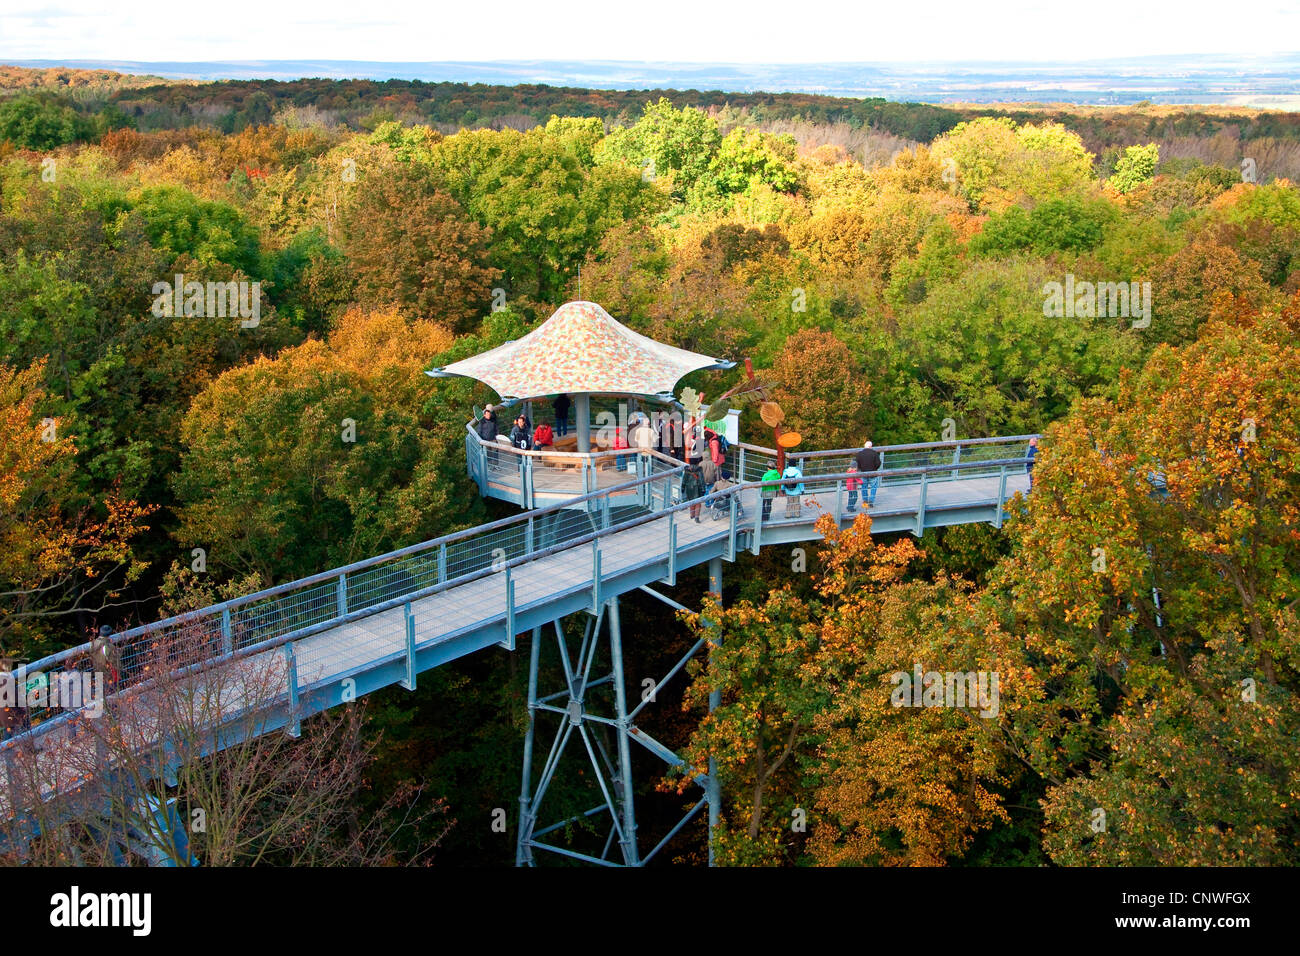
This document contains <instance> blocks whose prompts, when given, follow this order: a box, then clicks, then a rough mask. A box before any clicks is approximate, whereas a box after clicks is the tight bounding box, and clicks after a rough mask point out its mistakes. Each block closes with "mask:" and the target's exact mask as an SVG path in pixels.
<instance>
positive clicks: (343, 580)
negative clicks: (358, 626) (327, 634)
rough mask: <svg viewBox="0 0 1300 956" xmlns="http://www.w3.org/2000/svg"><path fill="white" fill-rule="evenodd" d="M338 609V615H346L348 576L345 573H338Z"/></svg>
mask: <svg viewBox="0 0 1300 956" xmlns="http://www.w3.org/2000/svg"><path fill="white" fill-rule="evenodd" d="M338 610H339V617H346V616H347V613H348V576H347V575H346V574H340V575H339V588H338Z"/></svg>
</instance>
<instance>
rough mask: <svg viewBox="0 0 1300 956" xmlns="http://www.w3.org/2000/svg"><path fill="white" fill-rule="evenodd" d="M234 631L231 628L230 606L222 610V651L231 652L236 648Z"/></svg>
mask: <svg viewBox="0 0 1300 956" xmlns="http://www.w3.org/2000/svg"><path fill="white" fill-rule="evenodd" d="M234 646H235V641H234V633H233V632H232V631H231V628H230V608H223V609H222V611H221V653H223V654H229V653H230V652H231V651H233V650H234Z"/></svg>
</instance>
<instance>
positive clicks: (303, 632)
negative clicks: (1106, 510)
mask: <svg viewBox="0 0 1300 956" xmlns="http://www.w3.org/2000/svg"><path fill="white" fill-rule="evenodd" d="M1004 441H1005V440H1004ZM756 450H757V449H756ZM841 453H842V451H841ZM658 457H660V458H665V459H667V456H662V455H659V456H658ZM667 460H668V461H671V462H672V463H674V465H676V467H675V468H674V469H673V470H672V471H670V472H666V473H661V474H658V475H653V476H646V477H643V478H637V479H634V480H632V481H628V482H622V483H620V484H618V485H614V486H611V487H610V488H606V489H603V490H601V491H598V492H591V493H589V494H586V495H582V496H579V498H575V499H573V500H574V501H576V500H590V499H594V498H599V497H611V493H612V492H614V491H615V490H617V489H623V488H628V487H634V486H638V485H642V484H647V483H651V482H663V481H672V480H673V479H674V477H675V476H677V474H678V472H680V471H681V470H682V469H683V468H684V466H682V465H681V464H680V463H679V462H677V461H676V459H667ZM1024 464H1025V459H1024V458H1006V459H994V460H986V461H970V462H960V463H956V464H950V463H944V464H934V465H925V466H918V467H912V468H901V469H887V468H881V469H879V470H877V471H874V472H843V473H834V474H826V475H814V476H803V477H802V478H800V479H799V481H800V482H801V483H808V484H814V485H817V484H823V483H830V482H839V481H843V480H845V479H849V478H855V479H861V478H864V477H873V476H876V475H882V476H883V475H884V474H891V475H919V476H922V479H924V476H925V475H928V474H930V473H937V472H947V473H950V472H952V471H960V470H966V469H972V470H973V469H987V468H990V467H1003V468H1005V467H1008V466H1012V465H1015V466H1023V465H1024ZM789 481H790V479H784V478H782V479H774V480H771V481H762V480H757V481H741V482H737V483H736V484H733V485H731V486H730V487H728V488H726V489H723V490H721V491H715V492H710V493H708V494H706V495H703V496H701V497H699V498H694V499H688V500H685V501H681V502H679V503H678V504H676V505H668V504H667V501H666V500H665V506H664V507H663V508H661V509H660V510H658V511H653V510H652V511H650V512H649V513H648V514H642V515H638V516H635V517H633V518H631V519H628V520H626V521H622V522H619V523H617V524H613V525H612V526H610V527H604V528H596V529H595V530H593V531H592V532H590V533H588V534H584V535H580V536H578V537H576V538H571V539H566V540H564V541H562V542H557V543H555V544H554V545H551V546H549V547H545V548H542V549H532V550H529V551H527V552H526V553H524V554H521V555H519V556H517V557H515V558H512V559H508V560H507V561H505V562H504V563H501V564H496V563H494V564H493V565H492V566H490V567H487V568H479V569H478V570H475V571H470V572H467V573H465V574H461V575H458V576H456V577H454V578H447V579H445V580H443V581H440V582H439V583H437V584H435V585H430V586H426V587H423V588H417V589H415V590H414V591H411V592H407V593H404V594H400V595H397V596H394V597H392V598H389V599H387V600H385V601H382V602H378V603H376V604H373V605H368V606H366V607H364V608H359V609H357V610H355V611H351V612H345V613H342V614H339V615H336V616H331V617H330V618H328V619H326V620H323V621H318V622H316V623H314V624H310V625H307V626H305V627H301V628H295V629H292V630H290V631H287V632H286V633H284V634H280V635H276V636H273V637H271V638H267V639H266V640H262V641H255V642H252V643H249V644H247V645H245V646H243V647H240V648H238V649H235V650H232V651H228V652H226V653H222V654H219V655H213V656H212V657H210V658H207V659H205V660H204V661H202V662H200V664H209V665H210V664H216V663H221V662H224V661H228V660H236V659H241V658H243V657H246V656H249V655H252V654H259V653H263V652H266V651H269V650H272V649H274V648H276V647H280V646H282V645H284V644H287V643H291V642H295V641H298V640H301V639H303V638H304V637H308V636H311V635H312V634H316V633H319V632H321V631H323V630H328V629H332V628H334V627H338V626H339V625H340V624H342V623H345V622H350V621H353V620H358V619H360V618H363V617H369V616H371V615H374V614H378V613H382V612H383V611H385V610H390V609H392V608H394V607H399V606H401V605H403V604H409V603H410V602H412V601H415V600H422V599H423V598H425V597H429V596H432V595H434V594H437V593H441V592H442V591H445V590H448V589H450V588H452V587H460V586H462V585H464V584H467V583H470V582H472V581H475V580H479V579H480V578H484V577H487V576H489V575H493V574H499V573H501V572H502V571H507V570H508V569H510V568H513V567H518V566H520V565H522V564H526V563H529V562H531V561H536V560H538V559H540V558H544V557H547V556H549V555H551V554H555V553H558V552H559V551H563V550H569V549H571V548H576V547H580V546H581V545H583V544H587V543H590V542H592V541H596V540H599V539H600V538H603V537H606V536H608V535H612V534H615V533H618V532H621V531H626V530H628V529H630V528H634V527H637V526H639V525H642V524H645V523H647V522H650V521H655V520H659V519H660V518H662V517H663V516H664V515H665V514H667V515H672V514H675V513H677V512H680V511H683V510H686V509H689V508H691V507H693V506H696V505H702V504H707V503H709V502H710V501H716V500H722V499H725V498H727V497H729V496H732V495H735V494H737V493H738V492H740V491H743V490H745V489H750V488H756V489H761V488H765V487H769V486H779V485H783V484H787V483H789ZM571 504H572V501H570V502H566V503H564V504H561V505H554V506H551V507H549V508H545V509H539V510H538V511H535V512H531V513H528V514H523V515H518V516H515V517H512V518H507V519H502V520H499V521H495V522H490V523H488V524H485V525H479V526H477V527H475V528H472V529H465V530H463V531H459V532H454V533H453V534H451V535H444V536H442V537H441V538H435V539H432V540H431V541H427V542H422V543H421V544H418V545H411V546H409V547H406V548H401V549H398V550H396V551H392V552H389V553H388V554H386V555H379V556H376V557H375V558H370V559H367V560H366V561H362V562H355V563H353V564H351V565H347V566H346V567H344V568H337V569H334V570H333V571H329V572H322V573H320V574H316V575H312V576H310V577H308V578H304V579H301V580H299V581H293V582H286V583H285V584H282V585H278V586H277V587H275V588H269V589H266V590H264V591H262V592H257V593H256V594H253V595H247V596H244V597H242V598H236V599H232V600H231V601H226V602H222V603H221V604H216V605H212V606H209V607H205V608H201V609H197V610H195V611H190V612H186V613H185V614H182V615H177V616H173V617H171V618H167V619H166V620H164V621H158V622H154V623H153V624H149V625H143V626H141V627H138V628H133V629H132V630H130V631H126V632H122V633H121V634H118V635H114V638H115V642H117V641H122V640H126V639H127V638H128V637H132V636H139V635H140V634H143V633H149V632H151V631H156V630H163V629H165V628H166V627H168V626H175V625H178V624H193V623H195V622H196V621H199V620H203V619H205V618H207V619H210V618H212V617H213V616H214V615H215V614H216V612H217V611H218V610H226V609H228V608H230V607H232V606H236V605H238V606H242V605H243V604H247V603H249V602H251V601H254V600H256V599H259V598H261V597H267V596H274V595H277V594H281V593H285V592H286V591H288V590H294V589H297V588H301V587H306V586H308V584H309V583H321V582H322V581H328V580H332V579H335V578H339V577H340V576H342V575H344V574H346V573H349V572H354V571H355V570H356V569H361V568H365V567H371V566H374V565H376V564H379V563H382V562H384V561H388V560H392V559H394V558H396V557H403V556H407V555H411V554H417V553H420V552H422V551H427V550H430V549H431V548H432V547H433V546H435V545H441V544H444V543H446V542H448V541H452V540H464V539H465V538H467V537H473V536H475V535H477V534H482V533H483V532H485V531H488V530H490V529H498V528H501V527H506V526H509V525H515V524H519V523H522V522H526V521H530V520H533V519H535V518H536V516H537V515H538V514H541V513H552V512H558V511H570V510H571V509H570V508H569V505H571ZM880 513H887V512H880ZM732 524H733V525H734V524H735V518H734V513H733V520H732ZM734 531H735V529H734V528H732V529H731V533H733V534H734ZM91 647H92V644H91V643H90V642H88V643H86V644H83V645H79V646H78V647H73V648H67V649H65V650H64V651H61V652H59V653H58V654H55V655H51V656H50V657H47V658H44V659H42V660H41V661H37V662H35V663H34V664H30V665H25V666H24V667H22V668H19V669H18V673H22V674H25V673H30V672H31V671H33V670H43V669H46V667H47V666H48V664H49V663H54V662H62V661H64V660H67V659H68V657H70V656H74V655H77V654H82V655H84V654H87V653H88V652H89V651H90V649H91ZM190 666H197V665H190ZM142 683H145V684H147V683H151V681H148V682H142ZM139 689H140V685H139V684H137V685H132V687H131V690H133V691H135V690H139ZM121 690H122V691H125V690H127V688H122V689H121ZM74 716H75V714H74V713H63V714H60V715H58V716H57V717H54V718H50V719H47V720H44V721H42V722H41V723H39V724H37V725H36V726H35V727H32V728H29V729H28V730H26V731H23V732H20V733H19V734H16V735H14V737H13V738H11V739H10V740H6V741H0V752H3V751H5V750H7V749H10V748H11V747H13V746H16V745H17V743H18V742H19V740H21V739H24V738H26V739H30V737H31V736H33V735H44V734H45V733H46V732H47V731H50V730H52V729H54V728H55V727H57V726H59V725H61V724H63V723H64V722H65V721H66V720H68V719H71V718H72V717H74Z"/></svg>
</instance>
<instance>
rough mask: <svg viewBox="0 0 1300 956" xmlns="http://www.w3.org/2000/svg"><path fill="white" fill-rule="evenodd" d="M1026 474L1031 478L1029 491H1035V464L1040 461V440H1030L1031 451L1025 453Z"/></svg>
mask: <svg viewBox="0 0 1300 956" xmlns="http://www.w3.org/2000/svg"><path fill="white" fill-rule="evenodd" d="M1025 459H1026V461H1025V474H1026V475H1028V476H1029V490H1030V491H1033V490H1034V462H1035V461H1037V460H1038V439H1037V438H1031V439H1029V449H1028V450H1027V451H1026V452H1025Z"/></svg>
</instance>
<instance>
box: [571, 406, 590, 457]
mask: <svg viewBox="0 0 1300 956" xmlns="http://www.w3.org/2000/svg"><path fill="white" fill-rule="evenodd" d="M573 397H574V403H573V404H574V415H575V416H576V417H577V419H578V421H577V426H578V451H580V452H589V451H591V396H590V395H589V394H588V393H586V392H579V393H578V394H577V395H575V396H573Z"/></svg>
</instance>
